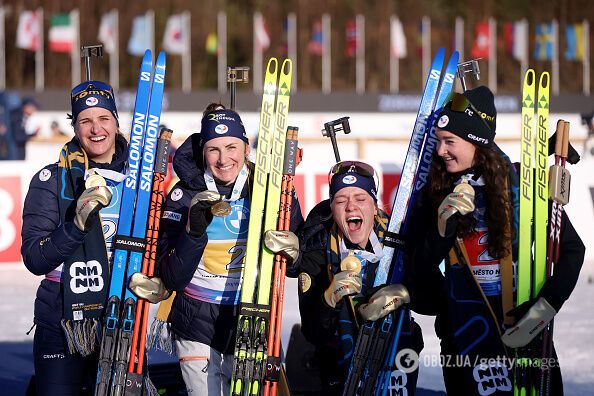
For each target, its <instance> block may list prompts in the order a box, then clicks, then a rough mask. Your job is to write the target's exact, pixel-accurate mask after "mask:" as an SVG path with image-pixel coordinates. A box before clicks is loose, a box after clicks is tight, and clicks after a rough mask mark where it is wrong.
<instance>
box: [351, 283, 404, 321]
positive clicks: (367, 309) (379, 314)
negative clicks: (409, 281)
mask: <svg viewBox="0 0 594 396" xmlns="http://www.w3.org/2000/svg"><path fill="white" fill-rule="evenodd" d="M409 302H410V295H409V294H408V290H407V288H406V287H405V286H404V285H401V284H400V283H396V284H393V285H388V286H384V287H382V288H381V289H379V290H378V291H376V292H375V293H374V294H373V295H372V296H371V298H370V299H369V301H368V302H367V304H361V306H360V307H359V313H360V314H361V316H362V317H363V319H365V320H378V319H379V318H383V317H384V316H386V315H387V314H389V313H390V312H392V311H395V310H397V309H398V308H400V307H401V306H402V305H404V304H408V303H409Z"/></svg>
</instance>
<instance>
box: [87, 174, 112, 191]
mask: <svg viewBox="0 0 594 396" xmlns="http://www.w3.org/2000/svg"><path fill="white" fill-rule="evenodd" d="M101 186H107V183H106V182H105V179H104V178H103V176H100V175H98V174H96V173H94V174H92V175H89V177H87V180H85V188H92V187H101Z"/></svg>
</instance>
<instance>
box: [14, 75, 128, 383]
mask: <svg viewBox="0 0 594 396" xmlns="http://www.w3.org/2000/svg"><path fill="white" fill-rule="evenodd" d="M71 102H72V125H73V127H74V134H75V137H74V138H73V139H72V140H71V141H70V142H68V143H66V145H65V146H64V148H63V149H62V151H61V153H60V158H59V161H58V162H57V163H54V164H51V165H48V166H46V167H44V168H43V169H42V170H41V171H39V172H38V173H37V174H36V175H35V176H34V177H33V179H32V180H31V184H30V186H29V192H28V193H27V197H26V198H25V204H24V210H23V229H22V238H23V244H22V248H21V253H22V255H23V261H24V263H25V266H26V267H27V269H28V270H29V271H31V272H32V273H33V274H35V275H42V276H44V279H43V280H42V281H41V284H40V286H39V289H38V290H37V298H36V300H35V324H36V325H37V328H36V330H35V339H34V343H33V354H34V360H35V375H36V382H37V394H39V395H79V394H81V391H82V390H83V389H86V391H87V392H91V391H92V389H93V385H94V383H95V378H96V373H97V359H98V353H97V348H96V347H97V344H98V343H97V339H96V329H97V326H98V325H99V321H100V318H101V315H102V314H103V307H104V305H105V303H106V300H107V289H108V288H107V285H109V277H108V276H109V273H110V269H109V264H108V263H109V257H110V256H111V254H112V252H113V249H112V247H111V242H112V241H111V239H112V237H113V235H114V234H115V230H116V229H117V223H118V217H119V202H120V200H113V202H112V199H111V198H112V195H114V196H118V195H119V193H121V190H122V181H123V180H124V178H125V177H126V176H125V166H126V161H127V152H128V150H127V146H128V145H127V142H126V140H125V139H124V137H122V135H121V134H120V133H119V132H118V118H117V115H118V114H117V110H116V106H115V101H114V97H113V91H112V89H111V87H110V86H109V85H108V84H105V83H103V82H101V81H87V82H84V83H82V84H80V85H78V86H77V87H75V88H74V89H73V90H72V93H71ZM91 174H94V175H93V176H91V177H88V176H89V175H91ZM85 180H87V182H85ZM91 180H92V181H91ZM85 183H87V184H86V185H85ZM99 214H101V217H99Z"/></svg>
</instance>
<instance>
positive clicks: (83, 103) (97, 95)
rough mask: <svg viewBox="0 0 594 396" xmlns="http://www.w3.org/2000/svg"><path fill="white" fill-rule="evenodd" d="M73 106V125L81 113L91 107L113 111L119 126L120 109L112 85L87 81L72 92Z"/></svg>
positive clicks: (71, 100)
mask: <svg viewBox="0 0 594 396" xmlns="http://www.w3.org/2000/svg"><path fill="white" fill-rule="evenodd" d="M70 103H71V105H72V115H71V117H72V125H74V123H75V122H76V119H77V118H78V115H79V114H80V112H81V111H83V110H86V109H88V108H91V107H102V108H104V109H107V110H109V111H111V113H112V114H113V116H114V117H115V119H116V122H117V123H118V125H119V119H118V109H117V108H116V103H115V97H114V96H113V88H111V85H109V84H107V83H104V82H102V81H85V82H83V83H80V84H78V85H77V86H76V87H74V88H73V89H72V91H71V92H70Z"/></svg>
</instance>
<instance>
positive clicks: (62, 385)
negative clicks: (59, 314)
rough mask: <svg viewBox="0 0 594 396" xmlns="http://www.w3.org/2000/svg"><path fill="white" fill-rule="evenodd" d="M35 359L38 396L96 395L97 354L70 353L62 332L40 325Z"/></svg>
mask: <svg viewBox="0 0 594 396" xmlns="http://www.w3.org/2000/svg"><path fill="white" fill-rule="evenodd" d="M33 356H34V360H35V379H36V383H37V395H48V396H55V395H60V396H62V395H64V396H70V395H72V396H79V395H91V394H93V388H94V386H95V381H96V378H97V362H98V357H97V354H93V355H91V356H88V357H82V356H80V355H78V354H76V355H71V354H69V353H68V347H67V345H66V340H65V337H64V334H63V333H62V331H61V330H54V329H49V328H44V327H41V326H37V328H36V329H35V338H34V341H33Z"/></svg>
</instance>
